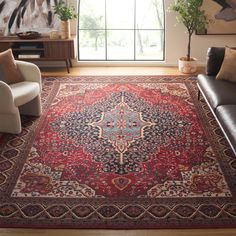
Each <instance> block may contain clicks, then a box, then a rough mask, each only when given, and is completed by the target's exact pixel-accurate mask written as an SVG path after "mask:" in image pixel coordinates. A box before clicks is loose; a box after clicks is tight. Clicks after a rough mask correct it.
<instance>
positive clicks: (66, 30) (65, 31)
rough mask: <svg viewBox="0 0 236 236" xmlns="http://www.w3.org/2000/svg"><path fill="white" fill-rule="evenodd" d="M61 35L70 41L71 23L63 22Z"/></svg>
mask: <svg viewBox="0 0 236 236" xmlns="http://www.w3.org/2000/svg"><path fill="white" fill-rule="evenodd" d="M60 34H61V38H62V39H69V38H70V36H71V34H70V21H69V20H67V21H63V20H62V21H61V25H60Z"/></svg>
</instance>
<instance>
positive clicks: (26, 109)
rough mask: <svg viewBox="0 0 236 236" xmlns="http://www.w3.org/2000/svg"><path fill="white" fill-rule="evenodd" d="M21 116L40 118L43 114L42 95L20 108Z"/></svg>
mask: <svg viewBox="0 0 236 236" xmlns="http://www.w3.org/2000/svg"><path fill="white" fill-rule="evenodd" d="M19 110H20V114H22V115H30V116H40V115H41V114H42V107H41V98H40V95H38V96H37V97H35V98H34V99H33V100H31V101H30V102H28V103H26V104H24V105H22V106H20V107H19Z"/></svg>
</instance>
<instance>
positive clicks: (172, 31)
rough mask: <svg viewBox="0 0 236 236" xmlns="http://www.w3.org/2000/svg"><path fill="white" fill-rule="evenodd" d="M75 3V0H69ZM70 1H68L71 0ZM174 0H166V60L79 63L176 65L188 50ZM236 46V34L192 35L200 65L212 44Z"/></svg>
mask: <svg viewBox="0 0 236 236" xmlns="http://www.w3.org/2000/svg"><path fill="white" fill-rule="evenodd" d="M69 1H70V2H71V3H72V4H75V1H74V0H69ZM69 1H68V2H69ZM172 2H174V0H165V8H166V56H165V62H151V63H150V62H143V63H142V62H130V63H127V62H125V63H124V62H96V63H91V62H90V63H88V62H78V63H75V64H77V65H80V66H81V65H85V66H88V65H97V66H99V65H101V66H104V65H106V66H109V65H110V66H115V65H122V66H124V65H127V66H131V65H132V66H135V65H147V66H149V65H151V66H157V65H161V66H174V65H177V60H178V58H179V57H180V56H185V55H186V51H187V34H186V33H185V28H184V26H183V25H181V24H178V23H177V21H176V15H175V13H173V12H169V11H168V10H167V9H168V6H169V5H170V4H171V3H172ZM76 32H77V26H76V22H72V33H76ZM226 45H227V46H232V47H233V46H234V47H235V46H236V35H193V37H192V56H193V57H196V58H197V59H198V61H199V64H200V65H204V64H205V61H206V59H205V58H206V51H207V48H208V47H211V46H223V47H224V46H226Z"/></svg>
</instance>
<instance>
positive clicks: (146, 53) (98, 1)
mask: <svg viewBox="0 0 236 236" xmlns="http://www.w3.org/2000/svg"><path fill="white" fill-rule="evenodd" d="M79 2H80V3H79V24H78V27H79V29H78V44H79V47H78V49H79V60H93V61H95V60H100V61H104V60H105V61H115V60H128V61H138V60H140V61H145V60H148V61H150V60H155V61H161V60H164V42H165V29H164V27H165V23H164V3H163V2H164V1H163V0H80V1H79Z"/></svg>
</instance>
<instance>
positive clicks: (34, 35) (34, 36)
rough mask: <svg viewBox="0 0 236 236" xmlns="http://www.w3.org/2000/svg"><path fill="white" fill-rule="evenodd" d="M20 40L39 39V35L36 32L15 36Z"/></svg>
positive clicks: (21, 33)
mask: <svg viewBox="0 0 236 236" xmlns="http://www.w3.org/2000/svg"><path fill="white" fill-rule="evenodd" d="M16 35H17V36H18V37H19V38H20V39H37V38H40V37H41V34H40V33H39V32H37V31H26V32H20V33H17V34H16Z"/></svg>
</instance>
